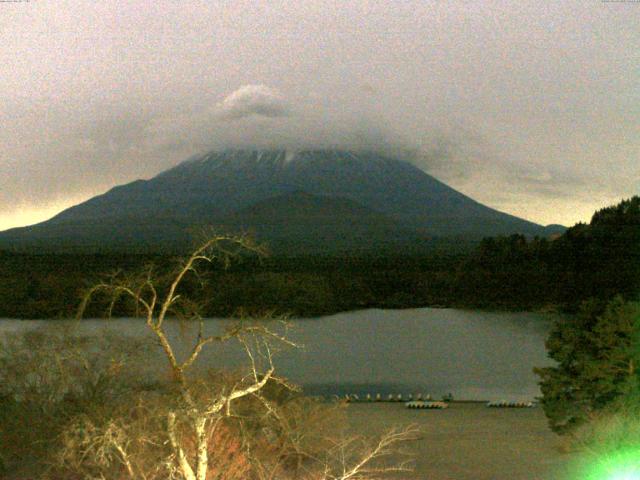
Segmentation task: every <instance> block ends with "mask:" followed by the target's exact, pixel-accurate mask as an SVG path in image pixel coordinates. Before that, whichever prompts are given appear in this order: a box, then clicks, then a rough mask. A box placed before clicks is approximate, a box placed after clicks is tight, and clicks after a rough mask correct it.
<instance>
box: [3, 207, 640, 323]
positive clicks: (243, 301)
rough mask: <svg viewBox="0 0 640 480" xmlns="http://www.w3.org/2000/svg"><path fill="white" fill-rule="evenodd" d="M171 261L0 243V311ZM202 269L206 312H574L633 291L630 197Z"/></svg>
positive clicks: (23, 310)
mask: <svg viewBox="0 0 640 480" xmlns="http://www.w3.org/2000/svg"><path fill="white" fill-rule="evenodd" d="M174 262H175V258H174V257H172V256H169V255H162V254H124V253H108V252H103V253H99V254H98V253H96V254H80V253H77V254H72V253H66V254H54V253H46V254H36V253H10V252H0V317H10V318H56V317H68V316H70V315H73V313H74V311H75V308H76V307H77V305H78V303H79V301H80V298H81V294H82V290H83V289H85V288H86V287H88V286H89V285H91V284H93V283H95V282H96V281H97V280H99V279H100V278H101V276H104V275H105V274H108V273H110V272H113V271H115V270H116V269H122V270H125V271H132V272H133V271H136V270H139V269H141V268H143V267H144V266H145V265H148V264H152V263H153V264H155V265H157V266H158V268H159V269H161V270H162V269H169V268H170V267H171V266H172V265H174ZM209 273H210V275H208V283H207V286H206V288H205V289H204V292H205V293H204V298H201V299H200V300H201V302H202V305H203V312H202V313H203V314H205V315H212V316H213V315H215V316H227V315H234V314H238V313H239V312H241V311H244V312H246V313H249V314H254V313H263V312H265V311H271V312H274V313H290V314H292V315H294V316H313V315H320V314H329V313H335V312H339V311H345V310H352V309H361V308H372V307H379V308H408V307H422V306H448V307H467V308H487V309H509V310H524V309H527V310H531V309H534V310H535V309H549V308H552V309H562V310H568V311H575V310H576V309H577V308H578V306H579V304H580V303H581V302H582V301H583V300H585V299H588V298H592V297H596V298H602V299H607V298H611V297H613V296H614V295H616V294H621V295H623V296H624V297H627V298H632V297H634V296H635V295H636V294H637V293H638V292H640V197H634V198H632V199H630V200H626V201H623V202H621V203H620V204H618V205H615V206H612V207H608V208H605V209H603V210H600V211H598V212H596V213H595V214H594V216H593V218H592V220H591V222H590V223H589V224H577V225H575V226H574V227H572V228H570V229H568V230H567V231H566V232H565V233H564V234H562V235H561V236H559V237H558V238H556V239H553V240H552V239H541V238H534V239H527V238H525V237H524V236H522V235H512V236H509V237H496V238H487V239H484V240H483V241H482V242H480V243H479V244H478V245H477V246H476V247H475V248H474V249H472V250H470V251H468V252H467V253H459V252H457V253H450V254H447V253H445V252H443V251H442V250H440V251H439V252H438V253H431V254H422V255H418V254H407V255H402V254H393V253H385V254H378V255H376V254H373V253H371V254H358V255H357V256H347V255H332V256H321V255H313V256H297V257H285V256H271V257H267V258H263V259H257V258H244V259H242V261H240V262H233V264H232V266H231V267H230V268H227V269H225V268H223V267H222V266H221V265H214V266H212V267H211V270H210V272H209ZM193 281H195V280H193ZM186 288H187V289H189V286H188V285H187V286H186ZM194 290H195V289H194ZM120 308H121V309H122V311H121V312H119V313H121V314H123V315H126V314H128V313H130V312H127V311H126V306H120ZM92 313H95V314H96V315H97V314H99V312H98V311H96V312H92Z"/></svg>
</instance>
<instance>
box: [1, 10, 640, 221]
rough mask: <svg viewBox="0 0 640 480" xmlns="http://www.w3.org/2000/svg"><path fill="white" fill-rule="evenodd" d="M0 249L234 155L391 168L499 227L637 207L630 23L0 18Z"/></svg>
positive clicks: (553, 15)
mask: <svg viewBox="0 0 640 480" xmlns="http://www.w3.org/2000/svg"><path fill="white" fill-rule="evenodd" d="M0 39H1V41H0V119H1V122H2V123H1V126H0V230H2V229H5V228H10V227H13V226H20V225H26V224H31V223H35V222H38V221H42V220H45V219H46V218H48V217H50V216H52V215H53V214H55V213H57V212H58V211H60V210H62V209H64V208H66V207H69V206H71V205H73V204H75V203H78V202H80V201H83V200H85V199H87V198H89V197H91V196H93V195H95V194H98V193H102V192H104V191H106V190H107V189H109V188H110V187H112V186H114V185H116V184H120V183H124V182H129V181H132V180H135V179H137V178H149V177H151V176H153V175H155V174H156V173H158V172H160V171H162V170H164V169H166V168H167V167H170V166H173V165H175V164H177V163H179V162H180V161H182V160H184V159H185V158H186V157H189V156H191V155H192V154H194V153H197V152H201V151H204V150H207V149H210V148H223V147H227V146H249V145H257V146H279V145H283V146H287V147H290V148H299V147H304V146H314V147H322V146H339V147H351V148H367V147H373V148H383V149H385V151H387V152H398V154H402V155H404V156H405V157H407V158H411V159H412V161H414V162H415V163H417V164H418V165H419V166H420V167H421V168H423V169H424V170H425V171H427V172H429V173H431V174H432V175H434V176H435V177H437V178H439V179H440V180H443V181H444V182H445V183H448V184H449V185H451V186H452V187H454V188H456V189H458V190H460V191H461V192H463V193H465V194H467V195H469V196H471V197H473V198H474V199H476V200H478V201H481V202H483V203H485V204H487V205H489V206H491V207H494V208H497V209H499V210H502V211H506V212H509V213H512V214H515V215H518V216H521V217H524V218H527V219H530V220H533V221H536V222H539V223H542V224H549V223H562V224H565V225H571V224H573V223H575V222H578V221H588V220H589V218H590V216H591V214H592V213H593V211H594V210H595V209H597V208H600V207H602V206H605V205H607V204H611V203H614V202H617V201H618V200H620V199H621V198H623V197H629V196H631V195H634V194H638V193H640V3H638V2H637V1H633V0H628V1H627V2H624V1H608V2H607V1H604V2H603V1H600V0H582V1H579V2H574V1H569V0H554V1H544V0H536V1H533V2H530V1H524V0H517V1H504V2H503V1H497V0H491V1H482V0H475V1H473V2H467V1H465V2H462V1H461V2H447V1H438V2H432V1H427V0H415V1H414V0H395V1H393V0H386V1H379V2H375V1H365V0H359V1H345V0H339V1H329V0H318V1H316V0H297V1H291V2H278V1H275V0H268V1H267V0H250V1H244V0H229V1H213V0H210V1H189V0H186V1H181V2H176V1H175V0H147V1H141V0H129V1H116V0H113V1H111V0H109V1H102V2H95V1H65V0H51V1H48V0H30V1H24V2H16V3H12V2H8V3H5V2H0Z"/></svg>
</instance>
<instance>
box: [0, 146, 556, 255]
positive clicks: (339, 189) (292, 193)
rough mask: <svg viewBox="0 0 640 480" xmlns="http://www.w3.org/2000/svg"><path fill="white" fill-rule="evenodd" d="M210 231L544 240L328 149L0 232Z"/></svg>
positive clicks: (33, 240) (443, 189) (267, 155)
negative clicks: (518, 236) (202, 227)
mask: <svg viewBox="0 0 640 480" xmlns="http://www.w3.org/2000/svg"><path fill="white" fill-rule="evenodd" d="M211 224H213V225H218V226H220V227H225V228H227V229H228V230H230V231H239V230H243V229H244V230H247V229H248V230H254V231H255V232H256V234H257V235H258V237H259V238H260V239H262V240H265V241H267V242H269V243H274V242H275V243H277V242H285V243H288V244H294V243H295V242H299V243H300V242H301V243H302V244H305V245H309V246H310V245H312V244H313V242H314V241H317V240H318V235H317V234H318V232H319V231H323V232H325V234H324V237H326V242H325V243H330V242H331V241H337V239H339V238H342V237H344V238H345V239H346V241H343V242H342V243H343V244H344V246H345V248H346V247H347V246H349V248H356V247H358V246H359V247H361V248H364V247H366V248H370V247H371V248H374V247H376V246H379V244H380V242H384V241H385V239H391V238H393V239H394V240H393V241H392V242H391V244H394V245H395V244H397V242H396V239H397V240H400V239H401V238H405V242H404V243H408V242H409V241H414V240H415V239H416V238H418V237H422V238H434V237H450V236H455V237H459V238H460V237H464V238H468V239H479V238H481V237H483V236H488V235H496V234H510V233H524V234H527V235H545V234H546V232H545V229H544V227H541V226H540V225H537V224H535V223H532V222H528V221H526V220H523V219H520V218H517V217H514V216H511V215H508V214H505V213H502V212H498V211H496V210H493V209H491V208H489V207H486V206H484V205H482V204H480V203H478V202H476V201H474V200H472V199H471V198H469V197H467V196H465V195H463V194H461V193H460V192H457V191H456V190H454V189H452V188H450V187H448V186H447V185H445V184H444V183H442V182H440V181H438V180H436V179H435V178H433V177H431V176H430V175H428V174H426V173H425V172H423V171H422V170H420V169H418V168H417V167H415V166H413V165H412V164H410V163H408V162H404V161H401V160H397V159H392V158H388V157H385V156H382V155H378V154H374V153H354V152H348V151H335V150H308V151H299V152H288V151H284V150H272V151H245V150H228V151H223V152H211V153H208V154H205V155H202V156H196V157H192V158H191V159H189V160H187V161H185V162H183V163H181V164H180V165H178V166H176V167H174V168H172V169H170V170H167V171H165V172H163V173H161V174H159V175H157V176H156V177H154V178H152V179H150V180H137V181H135V182H132V183H129V184H126V185H122V186H118V187H115V188H113V189H111V190H109V191H108V192H107V193H105V194H103V195H99V196H96V197H94V198H92V199H90V200H88V201H86V202H84V203H82V204H80V205H77V206H75V207H72V208H69V209H67V210H65V211H63V212H62V213H60V214H59V215H57V216H55V217H54V218H52V219H51V220H49V221H47V222H43V223H41V224H39V225H36V226H33V227H25V228H20V229H13V230H9V231H6V232H3V233H0V246H2V245H5V246H6V245H11V246H37V245H56V246H80V247H88V246H91V247H94V246H103V247H107V248H110V247H117V248H127V246H132V245H152V246H156V245H171V246H174V245H180V244H183V243H184V242H185V241H186V239H187V238H188V228H189V227H192V226H198V225H211ZM331 232H333V233H331ZM321 243H322V242H321ZM363 243H364V245H363ZM323 248H324V245H323Z"/></svg>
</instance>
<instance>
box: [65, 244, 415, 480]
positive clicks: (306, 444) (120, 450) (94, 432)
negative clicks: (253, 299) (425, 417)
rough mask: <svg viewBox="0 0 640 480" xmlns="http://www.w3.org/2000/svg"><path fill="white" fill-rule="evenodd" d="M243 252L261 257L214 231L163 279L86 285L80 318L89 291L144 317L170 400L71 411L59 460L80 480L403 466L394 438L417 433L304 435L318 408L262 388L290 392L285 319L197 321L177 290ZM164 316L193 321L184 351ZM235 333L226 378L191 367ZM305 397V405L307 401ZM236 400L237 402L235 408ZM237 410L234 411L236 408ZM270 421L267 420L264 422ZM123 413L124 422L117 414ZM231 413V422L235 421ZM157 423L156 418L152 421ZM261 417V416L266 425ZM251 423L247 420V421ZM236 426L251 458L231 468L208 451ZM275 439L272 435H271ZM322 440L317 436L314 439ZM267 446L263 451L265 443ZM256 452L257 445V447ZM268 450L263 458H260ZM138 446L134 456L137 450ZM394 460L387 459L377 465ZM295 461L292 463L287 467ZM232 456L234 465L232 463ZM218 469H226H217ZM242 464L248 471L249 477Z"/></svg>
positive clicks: (362, 473) (340, 477)
mask: <svg viewBox="0 0 640 480" xmlns="http://www.w3.org/2000/svg"><path fill="white" fill-rule="evenodd" d="M243 252H245V253H246V252H251V253H253V254H257V255H263V254H264V251H263V249H262V248H261V247H260V246H258V245H256V244H255V243H253V242H252V241H251V240H249V239H248V238H246V237H230V236H226V235H215V236H211V237H209V238H207V239H206V240H205V241H204V242H203V243H202V244H201V245H200V246H198V247H197V248H195V249H194V251H193V253H191V255H190V256H189V257H188V258H186V259H184V260H183V261H181V262H180V263H179V265H178V267H177V268H176V269H175V270H174V271H172V272H171V273H170V274H169V275H168V276H166V277H165V278H164V279H162V278H161V277H160V276H159V274H158V273H157V272H156V271H155V270H154V268H152V267H148V268H147V269H145V270H144V271H143V272H142V273H141V274H137V275H124V274H122V273H119V274H114V275H112V276H111V277H110V278H109V279H108V280H107V281H104V282H100V283H98V284H96V285H94V286H93V287H91V288H90V289H89V290H88V291H87V292H86V295H85V296H84V297H83V301H82V303H81V305H80V307H79V310H78V319H80V318H82V317H83V315H84V313H85V312H86V309H87V307H88V305H89V304H90V302H92V301H94V300H95V299H96V297H100V298H102V299H103V300H104V299H106V300H107V304H108V308H107V314H108V316H111V314H112V312H113V311H114V307H115V306H116V305H117V304H118V303H119V302H120V301H125V300H126V301H128V302H130V304H132V305H133V307H134V308H135V311H136V314H137V315H138V316H141V317H143V318H144V321H145V324H146V326H147V327H148V329H149V331H150V332H152V334H153V336H154V337H155V339H156V340H157V341H158V343H159V345H160V346H161V348H162V352H163V353H164V357H165V358H166V361H167V363H168V365H169V368H170V371H171V378H172V382H171V384H172V385H173V387H172V388H173V390H172V391H174V392H176V393H177V397H175V398H176V399H175V401H170V400H167V399H166V398H161V399H160V400H156V402H160V404H159V403H156V404H153V402H149V401H148V400H146V401H145V402H146V403H145V402H140V405H138V406H137V407H135V408H131V407H129V410H126V407H124V408H125V410H123V411H120V412H119V413H118V412H116V414H115V416H114V417H113V418H108V419H106V421H101V422H98V423H96V422H95V421H93V420H92V419H91V418H89V416H84V417H81V418H77V419H76V420H75V423H72V424H71V425H70V427H69V429H67V431H66V432H65V434H64V435H63V440H64V442H65V445H67V446H68V448H64V449H63V450H62V453H61V455H60V459H61V462H62V463H65V464H67V465H70V466H71V467H72V468H75V469H77V471H80V470H82V466H81V465H80V464H83V465H85V466H87V468H85V469H84V470H83V471H84V472H86V473H85V477H86V478H104V473H101V472H103V471H107V470H108V468H109V467H113V465H116V466H117V467H118V478H130V479H134V478H135V479H138V478H143V479H149V480H150V479H155V478H168V479H176V480H177V479H180V480H207V478H209V479H210V478H212V477H215V478H216V479H218V478H219V479H225V480H227V479H229V480H231V479H236V478H237V479H240V478H255V479H256V480H266V479H272V480H276V479H279V480H282V479H286V478H291V479H292V478H305V479H314V480H351V479H354V480H355V479H360V480H362V479H365V478H366V479H375V478H380V477H381V476H383V475H385V474H388V473H391V472H404V471H407V467H408V465H407V463H406V462H404V461H400V462H397V461H396V460H397V459H396V457H393V455H394V454H395V453H397V451H398V450H397V447H398V445H400V444H402V443H403V442H405V441H407V440H410V439H412V438H414V436H415V434H416V430H415V428H414V427H409V428H407V429H405V430H394V431H391V432H389V433H387V434H386V435H384V436H382V437H381V439H380V440H379V441H378V442H376V443H373V444H370V443H367V442H366V441H364V440H363V439H361V438H349V439H346V440H344V439H343V440H340V441H338V440H336V432H335V431H332V432H324V434H323V435H322V436H321V435H317V434H316V435H314V434H310V433H309V432H312V431H314V429H315V428H316V426H314V425H310V423H309V422H306V421H304V419H305V416H306V417H308V418H313V416H314V414H313V411H314V408H315V411H316V414H317V415H316V418H319V417H324V418H327V416H326V411H327V408H326V407H318V406H317V404H316V405H315V406H313V407H312V406H310V405H309V404H308V401H307V400H304V399H299V401H298V402H297V403H296V402H289V403H288V404H287V405H286V408H283V405H279V404H278V402H274V401H273V400H272V399H270V398H269V395H266V394H265V393H264V392H266V391H267V390H269V389H268V388H266V387H268V386H274V385H275V386H278V388H282V389H284V390H285V391H288V390H291V389H294V387H292V386H291V385H289V384H288V383H287V382H286V380H284V379H282V378H279V377H277V376H276V375H275V367H274V364H273V357H274V354H275V353H276V352H277V351H278V350H279V349H280V348H281V347H283V346H295V344H294V343H293V342H291V341H290V340H289V339H288V336H287V323H286V322H283V321H282V322H280V321H278V319H272V320H275V321H278V323H277V325H278V326H279V327H281V328H273V324H272V323H265V322H247V321H242V320H240V321H238V322H235V323H234V324H232V325H231V326H229V327H228V328H226V329H225V330H224V332H223V333H220V334H217V335H210V334H206V333H205V328H204V320H203V317H202V315H201V314H200V308H199V305H198V303H197V302H194V301H193V300H192V299H188V298H184V297H183V293H184V292H182V291H181V290H182V289H181V287H182V286H183V285H184V283H186V282H193V281H194V280H195V281H196V282H202V281H203V276H202V273H203V269H202V268H201V267H202V266H203V265H205V264H210V263H214V262H223V263H224V264H228V262H229V261H230V260H231V259H232V258H233V257H235V256H237V255H239V254H241V253H243ZM170 318H177V319H180V320H182V321H186V322H191V323H192V324H193V323H195V324H196V325H197V335H195V336H194V338H193V341H192V343H191V344H190V345H189V346H188V348H187V351H186V353H184V354H182V355H179V354H178V353H177V350H176V348H175V347H176V345H174V343H172V340H171V335H169V334H168V330H167V325H168V323H170V322H168V320H169V319H170ZM230 340H235V341H237V342H238V345H239V347H240V348H241V349H242V350H243V351H244V352H245V354H246V358H247V363H248V369H247V370H246V371H245V373H244V374H241V375H239V376H237V377H234V378H233V381H228V379H227V381H219V379H218V380H215V381H213V382H212V381H210V379H209V380H207V379H203V378H202V376H198V375H195V374H194V365H195V363H196V360H197V359H198V358H199V356H200V355H201V353H202V351H203V349H205V348H206V347H208V346H210V345H213V344H216V343H218V344H219V343H222V342H227V341H230ZM305 402H307V403H305ZM248 403H249V404H252V405H253V407H252V408H253V409H254V411H255V410H256V408H258V407H259V409H260V410H261V411H262V412H263V414H262V416H261V417H260V418H261V419H260V422H258V423H259V424H260V425H261V428H262V436H263V437H264V438H266V439H267V440H266V441H265V442H263V443H262V445H263V451H262V454H260V452H259V453H258V454H255V453H256V448H253V447H252V445H254V444H256V439H255V437H256V436H258V435H257V433H256V430H255V428H254V429H253V430H251V428H250V427H247V425H249V424H250V423H251V422H248V423H247V422H243V420H244V418H245V417H243V415H244V414H243V413H242V412H241V411H240V410H241V409H242V407H241V406H242V405H245V406H246V405H247V404H248ZM239 406H240V407H239ZM238 408H240V410H238ZM152 410H153V411H154V412H156V413H158V412H162V413H161V414H162V415H163V416H164V421H163V427H161V428H159V426H158V422H157V421H155V420H153V418H154V416H153V415H152V414H150V412H151V411H152ZM265 418H268V419H270V420H268V421H267V420H265ZM123 419H125V420H124V421H123ZM230 419H234V420H237V422H236V423H235V425H236V426H235V427H234V426H233V425H232V424H231V423H229V420H230ZM154 421H155V424H153V425H151V423H153V422H154ZM265 422H266V423H265ZM254 423H255V422H254ZM233 428H236V429H238V431H237V433H238V435H237V438H240V439H241V443H242V445H243V447H242V448H243V452H244V453H243V457H242V458H245V459H246V460H247V462H249V463H250V465H244V464H242V465H240V466H238V465H236V468H235V470H234V472H235V473H232V472H231V471H230V470H231V468H230V467H229V466H225V464H221V463H220V459H216V458H211V455H210V454H211V452H215V453H216V455H218V452H221V451H223V450H224V449H225V447H226V446H225V445H215V444H214V442H216V441H217V442H221V441H223V440H221V439H225V438H227V441H228V435H227V436H225V433H224V432H225V431H227V432H228V431H231V430H229V429H233ZM159 431H160V432H161V433H162V435H161V436H162V437H164V439H165V440H164V441H163V440H161V439H158V438H153V435H151V434H150V432H159ZM270 437H273V438H270ZM321 437H322V439H321V441H318V440H319V439H320V438H321ZM265 443H267V444H268V445H269V447H268V448H266V449H265V448H264V444H265ZM257 450H259V448H258V449H257ZM265 450H266V451H268V452H269V455H264V452H265ZM140 452H142V453H140ZM392 457H393V461H394V462H395V463H392V464H391V465H385V464H383V463H380V462H381V460H384V459H390V458H392ZM292 462H293V466H292ZM236 463H238V462H236ZM221 469H223V470H224V469H226V471H221ZM249 471H250V475H249Z"/></svg>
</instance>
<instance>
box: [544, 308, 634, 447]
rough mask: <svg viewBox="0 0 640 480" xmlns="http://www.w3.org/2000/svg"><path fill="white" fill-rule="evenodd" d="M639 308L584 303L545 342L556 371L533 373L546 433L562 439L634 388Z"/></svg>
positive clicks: (547, 368)
mask: <svg viewBox="0 0 640 480" xmlns="http://www.w3.org/2000/svg"><path fill="white" fill-rule="evenodd" d="M639 330H640V304H638V303H630V302H625V301H624V300H623V298H622V297H621V296H617V297H615V298H614V299H612V300H611V301H609V302H608V303H606V304H605V303H603V302H601V301H597V300H591V301H587V302H584V303H583V304H582V306H581V308H580V311H579V312H578V314H577V315H574V316H569V317H565V318H562V319H561V320H558V321H556V323H555V325H554V327H553V329H552V331H551V334H550V335H549V338H548V339H547V342H546V347H547V350H548V353H549V356H550V357H551V358H552V359H553V360H555V361H556V362H557V366H554V367H546V368H536V369H535V372H536V373H537V374H538V375H539V376H540V379H541V381H540V387H541V390H542V395H543V397H542V405H543V408H544V411H545V414H546V415H547V418H548V419H549V425H550V427H551V429H552V430H554V431H555V432H558V433H561V434H563V433H568V432H571V431H572V430H574V429H575V428H576V427H578V426H580V425H582V424H583V423H585V422H586V421H588V420H590V419H591V418H593V416H594V415H596V414H597V412H599V411H601V410H603V409H604V408H605V407H607V406H610V405H612V404H613V402H615V401H616V400H617V399H619V398H620V397H624V396H625V395H630V394H631V393H633V392H634V390H636V388H637V385H638V365H640V342H639V341H638V340H639Z"/></svg>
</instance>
